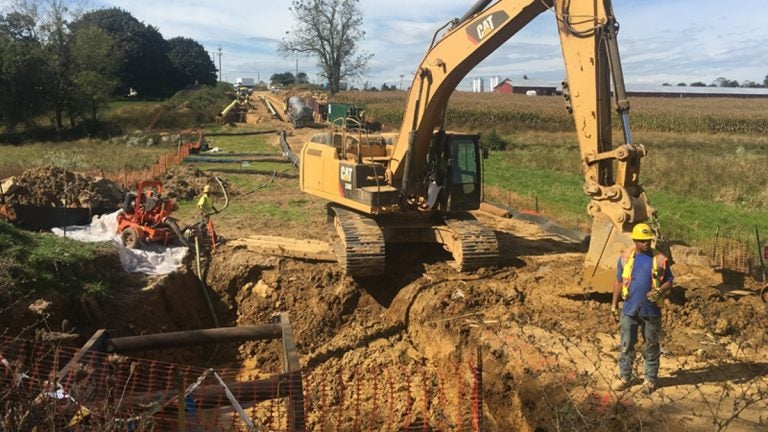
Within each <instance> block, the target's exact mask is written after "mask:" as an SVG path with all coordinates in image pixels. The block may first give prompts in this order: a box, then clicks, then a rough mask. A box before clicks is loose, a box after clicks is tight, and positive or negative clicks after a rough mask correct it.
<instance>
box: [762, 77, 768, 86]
mask: <svg viewBox="0 0 768 432" xmlns="http://www.w3.org/2000/svg"><path fill="white" fill-rule="evenodd" d="M763 87H768V75H766V76H765V78H764V79H763Z"/></svg>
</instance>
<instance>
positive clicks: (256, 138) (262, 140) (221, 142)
mask: <svg viewBox="0 0 768 432" xmlns="http://www.w3.org/2000/svg"><path fill="white" fill-rule="evenodd" d="M206 140H207V141H208V145H209V146H210V147H220V148H221V150H222V151H223V152H224V153H274V154H276V155H279V154H280V148H279V147H277V146H274V145H272V144H271V142H275V137H274V135H271V134H265V135H242V136H236V135H226V136H224V135H222V136H211V137H206Z"/></svg>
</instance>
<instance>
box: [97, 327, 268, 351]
mask: <svg viewBox="0 0 768 432" xmlns="http://www.w3.org/2000/svg"><path fill="white" fill-rule="evenodd" d="M282 335H283V333H282V329H281V327H280V325H277V324H264V325H259V326H252V327H225V328H212V329H202V330H189V331H181V332H172V333H158V334H153V335H143V336H128V337H121V338H112V339H110V340H108V341H107V344H106V345H107V352H114V353H121V354H122V353H129V352H137V351H150V350H157V349H169V348H181V347H185V346H194V345H208V344H218V343H225V342H242V341H248V340H268V339H280V338H281V337H282Z"/></svg>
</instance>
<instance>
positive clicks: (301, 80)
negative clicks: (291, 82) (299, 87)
mask: <svg viewBox="0 0 768 432" xmlns="http://www.w3.org/2000/svg"><path fill="white" fill-rule="evenodd" d="M307 83H309V77H308V76H307V74H306V73H304V72H299V74H298V75H296V84H307Z"/></svg>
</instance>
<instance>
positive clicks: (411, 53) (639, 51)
mask: <svg viewBox="0 0 768 432" xmlns="http://www.w3.org/2000/svg"><path fill="white" fill-rule="evenodd" d="M95 1H96V4H95V6H96V7H110V6H117V7H120V8H122V9H125V10H127V11H128V12H130V13H131V14H132V15H133V16H135V17H136V18H138V19H139V20H141V21H144V22H145V23H146V24H150V25H153V26H156V27H157V28H158V29H159V30H160V32H161V33H162V34H163V36H164V37H166V38H170V37H174V36H185V37H190V38H193V39H195V40H197V41H198V42H200V43H201V44H203V45H204V46H205V47H206V49H208V50H209V51H215V50H216V49H217V47H218V46H219V45H221V46H222V48H223V55H222V69H223V73H224V76H225V77H226V78H228V79H229V80H234V78H235V77H236V76H242V75H244V74H249V75H247V76H250V75H253V76H254V77H256V75H257V74H259V75H260V77H261V78H262V79H267V78H268V77H269V75H271V74H273V73H278V72H285V71H293V70H294V69H295V67H296V58H295V57H288V58H283V57H281V56H279V55H278V54H277V52H276V48H277V43H278V41H279V40H280V39H281V38H282V37H283V36H284V35H285V32H286V30H290V29H292V28H293V27H294V21H293V17H292V15H291V13H290V11H289V9H288V8H289V5H290V2H289V1H288V0H282V1H278V2H275V1H269V2H267V1H264V0H261V1H255V2H242V1H233V0H217V1H213V0H206V1H201V0H186V1H183V2H182V1H179V0H167V1H163V2H160V1H157V0H153V1H150V0H122V1H117V0H95ZM473 3H474V0H442V1H441V0H420V1H413V0H376V1H374V0H362V1H361V7H362V10H363V13H364V25H365V30H366V38H365V39H364V40H363V41H361V43H360V47H361V48H362V49H363V50H365V51H367V52H370V53H372V54H374V58H373V60H372V61H371V68H370V73H369V76H367V77H365V78H364V79H363V80H361V82H362V81H369V82H370V83H371V84H372V85H376V86H380V85H381V83H383V82H388V83H389V84H394V83H399V81H400V75H401V74H406V76H410V74H411V73H412V72H413V70H415V69H416V67H417V66H418V63H419V62H420V61H421V59H422V57H423V55H424V52H425V50H426V49H427V45H428V44H429V42H430V40H431V39H432V35H433V33H434V32H435V30H436V29H438V28H439V27H440V26H441V25H443V24H444V23H446V22H447V21H448V20H450V19H452V18H455V17H459V16H461V15H463V14H464V12H466V10H468V9H469V7H470V6H471V5H472V4H473ZM613 5H614V10H615V12H616V16H617V19H618V21H619V23H620V24H621V30H620V32H619V45H620V47H619V48H620V50H621V54H622V64H623V66H624V72H625V79H626V81H627V82H628V83H633V82H637V83H641V82H642V83H659V84H660V83H661V82H667V81H675V82H692V81H704V82H711V81H712V80H714V79H715V78H717V77H718V76H725V77H727V78H729V79H736V80H739V81H742V80H753V81H762V79H763V78H764V77H765V75H766V73H768V66H765V63H764V59H765V58H766V54H768V52H766V49H765V48H763V45H765V42H764V41H765V40H768V26H766V25H765V24H764V23H765V22H766V21H767V20H768V8H766V7H765V0H741V1H739V2H737V3H728V4H724V3H723V2H721V1H716V0H674V1H671V0H614V1H613ZM217 64H218V62H217ZM563 69H564V68H563V65H562V59H561V57H560V48H559V42H558V36H557V31H556V26H555V23H554V16H553V14H552V13H551V12H545V13H544V14H543V16H541V17H539V18H537V19H535V20H534V21H533V22H532V23H530V24H529V25H528V26H526V27H525V28H524V29H523V30H521V31H520V33H519V34H517V35H516V36H515V37H513V38H512V39H511V40H510V41H508V43H507V44H505V45H504V46H503V47H502V48H500V49H499V50H498V51H497V52H495V53H493V54H491V55H490V56H489V57H488V59H486V60H485V61H484V62H482V63H481V64H480V65H478V66H477V67H476V68H475V70H473V71H472V72H470V74H468V79H467V80H465V82H469V77H472V76H489V75H490V74H492V75H500V76H512V75H519V74H522V73H525V74H527V75H529V76H533V77H537V78H540V79H547V80H553V81H558V80H560V79H561V78H562V75H563ZM299 70H300V71H305V72H307V73H308V75H309V76H310V78H312V79H314V78H315V77H316V70H315V62H314V61H313V60H312V59H310V58H304V57H299ZM406 79H407V78H406Z"/></svg>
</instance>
